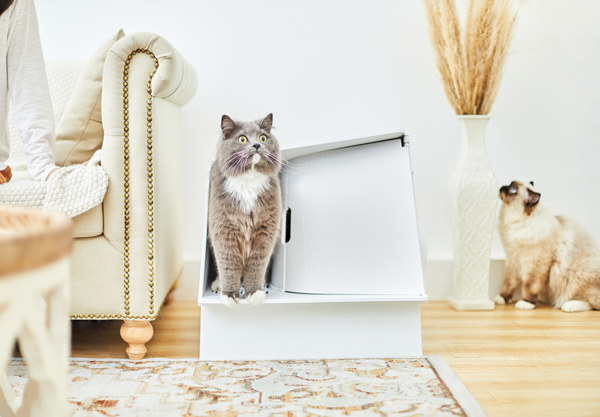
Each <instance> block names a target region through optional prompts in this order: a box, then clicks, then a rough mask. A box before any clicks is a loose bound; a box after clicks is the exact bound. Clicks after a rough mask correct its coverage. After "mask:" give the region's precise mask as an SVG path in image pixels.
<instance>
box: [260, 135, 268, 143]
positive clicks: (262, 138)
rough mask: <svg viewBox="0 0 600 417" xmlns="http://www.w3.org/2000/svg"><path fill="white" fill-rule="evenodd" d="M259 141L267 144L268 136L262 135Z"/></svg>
mask: <svg viewBox="0 0 600 417" xmlns="http://www.w3.org/2000/svg"><path fill="white" fill-rule="evenodd" d="M258 140H260V141H261V142H262V143H265V142H266V141H267V135H260V136H259V137H258Z"/></svg>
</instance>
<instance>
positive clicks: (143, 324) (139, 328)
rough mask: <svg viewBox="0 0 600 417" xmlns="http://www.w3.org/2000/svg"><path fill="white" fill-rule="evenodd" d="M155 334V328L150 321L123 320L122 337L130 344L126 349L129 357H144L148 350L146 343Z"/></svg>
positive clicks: (137, 358)
mask: <svg viewBox="0 0 600 417" xmlns="http://www.w3.org/2000/svg"><path fill="white" fill-rule="evenodd" d="M153 335H154V329H153V328H152V324H150V322H149V321H144V320H141V321H137V320H123V324H122V325H121V338H122V339H123V340H124V341H125V342H126V343H127V344H128V345H129V346H128V347H127V349H126V352H127V356H129V359H131V360H139V359H144V356H146V352H147V349H146V346H145V344H146V343H148V342H149V341H150V339H152V336H153Z"/></svg>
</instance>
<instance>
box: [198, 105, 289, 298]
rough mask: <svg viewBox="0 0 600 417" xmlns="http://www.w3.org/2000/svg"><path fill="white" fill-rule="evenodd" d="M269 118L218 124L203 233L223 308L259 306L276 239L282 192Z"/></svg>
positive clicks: (214, 287)
mask: <svg viewBox="0 0 600 417" xmlns="http://www.w3.org/2000/svg"><path fill="white" fill-rule="evenodd" d="M272 125H273V115H272V114H269V115H268V116H267V117H265V118H264V119H262V120H257V121H252V122H235V121H233V120H232V119H231V118H230V117H229V116H227V115H224V116H223V117H222V118H221V130H222V132H223V136H222V140H221V142H220V143H219V145H218V149H217V159H216V160H215V162H214V163H213V165H212V167H211V171H210V181H211V182H210V184H211V185H210V192H209V203H208V233H209V239H210V243H211V247H212V249H213V253H214V255H215V261H216V264H217V271H218V275H219V277H218V279H217V280H216V281H215V282H214V283H213V289H214V290H217V289H219V290H220V292H221V300H222V302H223V304H225V305H227V306H229V307H232V306H233V305H235V303H236V302H237V301H238V300H239V298H240V285H241V282H242V279H243V283H244V291H245V297H246V299H248V301H249V302H250V303H252V304H258V303H260V302H261V301H262V300H263V299H264V297H265V293H264V291H263V287H264V284H265V275H266V272H267V268H268V266H269V262H270V260H271V256H272V255H273V250H274V249H275V245H276V242H277V237H278V236H279V231H280V224H281V189H280V185H279V171H280V170H281V156H280V152H279V143H278V141H277V139H276V138H275V136H274V135H273V134H272V133H271V127H272Z"/></svg>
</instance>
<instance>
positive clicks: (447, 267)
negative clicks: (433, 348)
mask: <svg viewBox="0 0 600 417" xmlns="http://www.w3.org/2000/svg"><path fill="white" fill-rule="evenodd" d="M200 264H201V262H200V260H199V259H188V260H185V261H184V263H183V271H182V273H181V277H180V279H179V287H178V288H177V291H176V292H175V293H174V294H173V296H174V298H175V299H177V300H194V301H195V300H197V299H198V285H199V282H200ZM503 276H504V259H492V260H491V262H490V293H489V294H490V298H493V297H494V296H495V295H496V294H498V293H499V292H500V285H501V284H502V277H503ZM425 290H426V292H427V295H428V296H429V300H431V301H438V300H447V299H448V297H449V296H450V292H451V291H452V259H428V260H427V262H426V264H425Z"/></svg>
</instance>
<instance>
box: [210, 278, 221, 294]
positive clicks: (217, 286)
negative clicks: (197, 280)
mask: <svg viewBox="0 0 600 417" xmlns="http://www.w3.org/2000/svg"><path fill="white" fill-rule="evenodd" d="M210 289H211V290H212V291H213V292H219V291H221V281H220V280H219V278H217V279H215V280H214V281H213V282H212V284H210Z"/></svg>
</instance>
